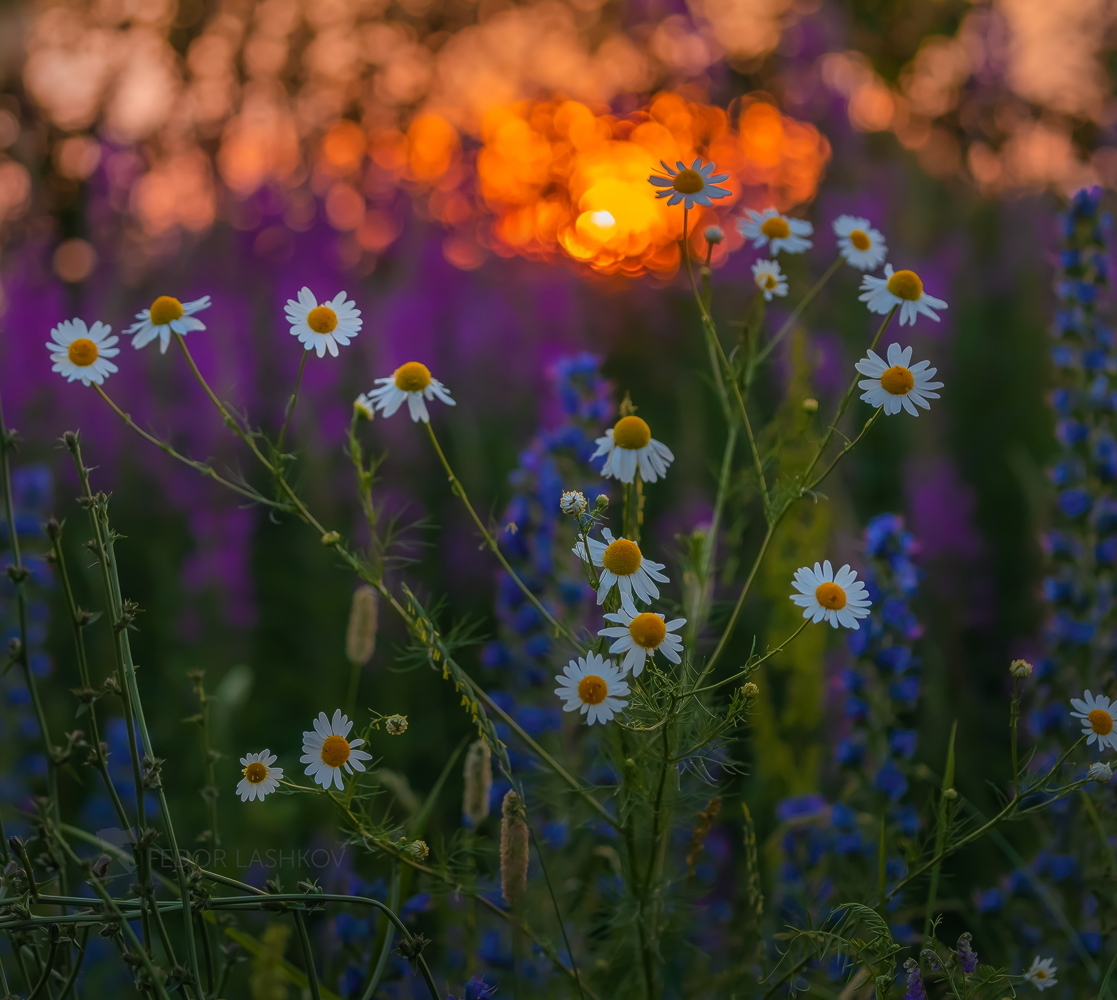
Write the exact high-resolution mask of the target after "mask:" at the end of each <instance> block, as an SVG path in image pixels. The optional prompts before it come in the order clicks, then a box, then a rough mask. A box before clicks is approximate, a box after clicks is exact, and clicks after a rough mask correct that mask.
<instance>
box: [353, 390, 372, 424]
mask: <svg viewBox="0 0 1117 1000" xmlns="http://www.w3.org/2000/svg"><path fill="white" fill-rule="evenodd" d="M375 407H376V404H375V403H373V401H372V400H371V399H369V398H368V396H366V395H365V394H364V393H363V392H362V393H361V394H360V395H359V396H358V397H357V398H356V399H354V400H353V412H354V413H355V414H356V415H357V419H359V420H372V419H373V417H375V416H376V408H375Z"/></svg>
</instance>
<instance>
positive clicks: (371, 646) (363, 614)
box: [345, 583, 377, 667]
mask: <svg viewBox="0 0 1117 1000" xmlns="http://www.w3.org/2000/svg"><path fill="white" fill-rule="evenodd" d="M376 623H377V607H376V590H375V589H374V588H372V587H370V586H369V585H368V584H367V583H366V584H362V585H361V586H360V587H358V588H357V589H356V590H355V591H353V603H352V605H351V606H350V608H349V627H348V629H346V632H345V658H346V659H347V660H348V661H349V662H350V663H352V664H353V666H355V667H363V666H364V665H365V664H366V663H368V661H369V660H371V659H372V654H373V653H375V652H376Z"/></svg>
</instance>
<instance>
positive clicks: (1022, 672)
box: [1008, 660, 1032, 680]
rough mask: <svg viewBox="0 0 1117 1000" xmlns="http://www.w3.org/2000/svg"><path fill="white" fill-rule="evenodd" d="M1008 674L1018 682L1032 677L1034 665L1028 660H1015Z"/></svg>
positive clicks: (1010, 665)
mask: <svg viewBox="0 0 1117 1000" xmlns="http://www.w3.org/2000/svg"><path fill="white" fill-rule="evenodd" d="M1008 672H1009V673H1010V674H1012V676H1013V677H1015V678H1016V679H1017V680H1023V679H1024V678H1025V677H1031V676H1032V665H1031V664H1030V663H1029V662H1028V661H1027V660H1013V661H1012V663H1010V664H1009V667H1008Z"/></svg>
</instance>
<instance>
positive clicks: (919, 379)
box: [855, 344, 943, 417]
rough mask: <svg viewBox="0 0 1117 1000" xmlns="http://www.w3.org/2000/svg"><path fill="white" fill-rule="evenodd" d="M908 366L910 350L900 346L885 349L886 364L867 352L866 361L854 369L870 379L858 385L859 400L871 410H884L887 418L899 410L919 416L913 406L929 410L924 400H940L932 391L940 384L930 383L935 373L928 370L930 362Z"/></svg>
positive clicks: (935, 369) (864, 359) (893, 345)
mask: <svg viewBox="0 0 1117 1000" xmlns="http://www.w3.org/2000/svg"><path fill="white" fill-rule="evenodd" d="M910 362H911V348H910V347H907V348H904V349H902V350H901V348H900V345H899V344H889V345H888V364H885V363H884V361H883V360H882V359H881V357H880V355H879V354H877V353H876V352H874V351H869V354H868V357H864V358H862V359H861V360H860V361H858V362H857V364H856V365H855V367H856V368H857V370H858V371H859V372H860V373H861V374H862V375H867V376H869V377H868V378H863V379H862V380H861V381H860V382H858V383H857V385H858V388H861V389H864V390H865V392H863V393H862V394H861V398H862V399H863V400H864V401H865V402H866V403H868V404H869V405H870V406H883V407H884V412H885V413H887V414H888V415H889V416H892V415H893V414H896V413H899V412H900V409H901V407H902V408H903V409H905V410H907V411H908V413H910V414H911V415H912V416H913V417H918V416H919V411H918V410H917V409H916V408H915V407H916V405H919V406H922V407H923V409H925V410H929V409H930V408H931V404H930V403H928V402H927V400H928V399H938V398H939V394H938V393H937V392H933V391H932V390H934V389H941V388H942V386H943V383H942V382H932V381H931V379H932V378H934V376H935V372H937V371H938V369H937V368H931V367H930V364H931V362H930V361H920V362H919V364H917V365H912V367H910V368H909V367H908V365H909V363H910Z"/></svg>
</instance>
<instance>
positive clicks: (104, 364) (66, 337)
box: [47, 319, 120, 385]
mask: <svg viewBox="0 0 1117 1000" xmlns="http://www.w3.org/2000/svg"><path fill="white" fill-rule="evenodd" d="M110 333H112V327H111V326H108V325H107V324H105V323H102V322H101V321H100V320H97V322H96V323H94V324H93V326H92V328H91V329H87V328H86V325H85V321H84V320H80V319H67V320H63V321H62V322H61V323H59V324H58V326H56V327H55V328H54V329H53V330H51V331H50V336H51V339H50V340H49V341H48V342H47V350H48V351H50V360H51V361H53V362H54V367H53V368H51V371H54V372H60V373H61V374H62V375H64V376H65V377H66V381H67V382H73V381H75V380H77V379H80V380H81V381H82V383H83V384H84V385H89V384H90V383H91V382H96V383H97V384H98V385H100V384H101V383H102V382H104V381H105V379H106V378H108V377H109V376H110V375H111V374H112V373H113V372H115V371H116V370H117V367H116V365H114V364H113V363H112V362H111V361H110V360H109V358H115V357H116V356H117V355H118V354H119V353H120V348H119V347H116V346H114V345H115V344H116V343H117V341H119V340H120V338H119V337H110V336H109V334H110Z"/></svg>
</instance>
